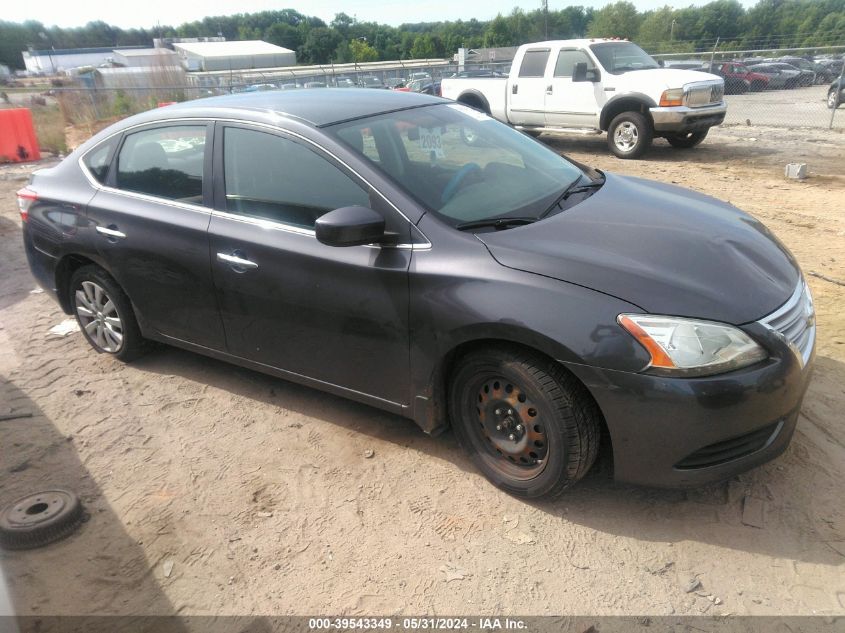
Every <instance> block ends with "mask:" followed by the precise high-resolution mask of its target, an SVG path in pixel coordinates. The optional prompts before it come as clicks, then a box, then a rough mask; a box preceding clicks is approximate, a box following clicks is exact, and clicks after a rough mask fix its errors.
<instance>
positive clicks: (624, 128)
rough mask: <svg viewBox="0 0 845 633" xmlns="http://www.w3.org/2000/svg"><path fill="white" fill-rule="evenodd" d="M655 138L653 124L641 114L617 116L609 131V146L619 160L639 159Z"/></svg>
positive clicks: (624, 113)
mask: <svg viewBox="0 0 845 633" xmlns="http://www.w3.org/2000/svg"><path fill="white" fill-rule="evenodd" d="M653 138H654V130H653V129H652V126H651V122H650V121H649V120H648V119H647V118H646V117H644V116H643V115H642V114H640V113H639V112H623V113H622V114H618V115H616V117H614V119H613V120H612V121H611V122H610V127H609V128H608V130H607V144H608V146H609V147H610V151H611V152H613V153H614V154H616V156H618V157H619V158H639V157H640V156H642V155H643V154H644V153H645V152H646V150H647V149H648V148H649V147H651V141H652V139H653Z"/></svg>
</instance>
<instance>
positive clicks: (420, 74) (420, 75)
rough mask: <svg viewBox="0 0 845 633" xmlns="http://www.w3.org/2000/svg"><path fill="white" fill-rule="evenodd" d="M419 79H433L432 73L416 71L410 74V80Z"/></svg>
mask: <svg viewBox="0 0 845 633" xmlns="http://www.w3.org/2000/svg"><path fill="white" fill-rule="evenodd" d="M419 79H423V80H424V79H429V80H430V79H431V73H427V72H415V73H411V74H410V75H408V81H416V80H419Z"/></svg>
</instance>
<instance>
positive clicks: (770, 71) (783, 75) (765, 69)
mask: <svg viewBox="0 0 845 633" xmlns="http://www.w3.org/2000/svg"><path fill="white" fill-rule="evenodd" d="M748 70H750V71H751V72H754V73H758V74H760V75H765V76H766V77H768V78H769V85H768V87H769V88H770V89H773V90H777V89H780V88H794V87H795V86H796V85H798V77H799V75H800V74H801V72H800V71H799V70H798V69H797V68H796V69H793V70H781V69H779V68H775V67H774V66H773V65H772V64H753V65H751V66H748Z"/></svg>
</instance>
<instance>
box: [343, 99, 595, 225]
mask: <svg viewBox="0 0 845 633" xmlns="http://www.w3.org/2000/svg"><path fill="white" fill-rule="evenodd" d="M328 130H329V131H330V132H331V133H333V134H335V135H336V136H337V137H338V138H340V140H341V141H343V142H344V143H346V144H347V145H349V146H350V147H351V148H352V149H354V150H355V151H357V152H358V153H359V154H361V155H363V156H364V157H365V158H367V159H368V160H370V161H371V162H372V163H373V164H375V165H376V166H377V167H378V168H379V169H381V171H383V172H384V173H385V174H386V175H387V176H389V177H390V178H392V179H393V180H394V181H396V182H397V183H398V184H399V185H400V186H401V187H403V188H404V189H405V190H406V191H407V192H408V193H410V194H411V195H412V196H413V197H414V198H415V199H416V200H418V201H419V202H420V203H421V204H423V205H424V206H425V207H426V208H427V209H428V210H429V211H433V212H434V213H436V214H437V215H438V216H439V217H441V218H442V219H443V220H445V221H446V222H448V223H449V224H451V225H452V226H457V225H459V224H465V223H467V222H477V221H479V220H487V219H494V218H501V217H513V216H520V217H532V218H539V217H540V216H541V215H543V214H544V212H546V211H548V209H549V205H550V204H553V203H554V202H555V200H556V199H557V198H558V197H559V196H560V195H561V193H562V192H563V191H564V190H565V189H566V187H567V186H569V185H570V184H572V183H573V182H575V181H577V180H579V179H580V178H581V176H582V175H583V172H582V171H581V170H580V169H579V168H578V167H576V166H575V165H573V164H572V163H570V162H569V161H567V160H565V159H563V158H561V157H560V156H559V155H558V154H556V153H555V152H553V151H552V150H550V149H548V148H547V147H546V146H545V145H542V144H541V143H539V142H537V141H534V140H533V139H531V138H529V137H528V136H526V135H524V134H522V133H520V132H517V131H516V130H514V129H512V128H510V127H508V126H506V125H503V124H501V123H499V122H498V121H496V120H494V119H492V118H490V117H488V116H487V115H485V114H482V113H480V112H478V111H477V110H473V109H471V108H468V107H466V106H463V105H460V104H457V103H452V104H444V105H433V106H426V107H421V108H412V109H408V110H402V111H399V112H390V113H386V114H379V115H376V116H373V117H368V118H365V119H358V120H355V121H351V122H348V123H339V124H337V125H334V126H331V127H329V128H328Z"/></svg>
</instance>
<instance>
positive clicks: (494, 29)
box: [484, 13, 515, 48]
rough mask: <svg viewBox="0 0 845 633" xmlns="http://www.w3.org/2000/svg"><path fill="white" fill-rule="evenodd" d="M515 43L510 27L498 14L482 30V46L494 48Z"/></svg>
mask: <svg viewBox="0 0 845 633" xmlns="http://www.w3.org/2000/svg"><path fill="white" fill-rule="evenodd" d="M514 43H515V39H514V34H513V31H512V30H511V25H510V23H509V22H508V20H507V19H506V18H504V17H503V16H502V14H501V13H500V14H498V15H497V16H496V17H495V18H493V19H492V20H491V21H490V22H489V23H488V24H487V28H486V29H485V30H484V46H487V47H490V48H496V47H499V46H513V45H514Z"/></svg>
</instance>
